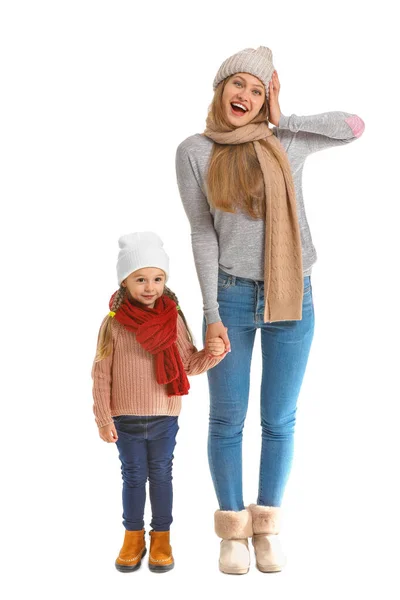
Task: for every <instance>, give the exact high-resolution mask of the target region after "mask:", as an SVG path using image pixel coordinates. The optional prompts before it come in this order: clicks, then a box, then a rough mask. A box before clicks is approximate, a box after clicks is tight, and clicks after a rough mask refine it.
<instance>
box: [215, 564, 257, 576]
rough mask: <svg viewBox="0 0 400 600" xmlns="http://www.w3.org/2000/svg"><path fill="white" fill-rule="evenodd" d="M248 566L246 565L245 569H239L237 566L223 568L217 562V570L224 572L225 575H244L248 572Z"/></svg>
mask: <svg viewBox="0 0 400 600" xmlns="http://www.w3.org/2000/svg"><path fill="white" fill-rule="evenodd" d="M249 568H250V567H247V568H245V569H240V568H239V567H236V568H235V567H232V568H230V569H229V568H226V567H225V568H223V567H222V566H221V564H219V570H220V571H221V573H225V575H246V573H248V572H249Z"/></svg>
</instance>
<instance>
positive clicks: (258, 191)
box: [207, 77, 269, 219]
mask: <svg viewBox="0 0 400 600" xmlns="http://www.w3.org/2000/svg"><path fill="white" fill-rule="evenodd" d="M229 79H230V77H227V78H226V79H224V80H223V81H221V83H220V84H219V85H218V87H217V89H216V90H215V93H214V98H213V101H212V103H211V106H210V109H209V115H208V118H209V119H210V120H211V121H212V122H213V125H214V127H216V128H217V129H218V130H221V131H233V129H234V127H232V125H231V124H230V123H229V122H228V121H227V120H226V118H225V114H224V108H223V104H222V96H223V93H224V89H225V86H226V84H227V82H228V81H229ZM268 117H269V114H268V103H267V99H265V102H264V104H263V106H262V107H261V110H260V112H259V113H258V115H257V116H256V117H255V118H254V119H253V120H252V121H251V123H261V122H263V121H268ZM260 143H261V144H262V145H263V146H264V147H266V148H267V149H269V148H268V144H267V143H266V142H265V141H264V140H260ZM207 195H208V198H209V200H210V203H211V204H212V206H214V207H215V208H218V209H219V210H223V211H225V212H231V213H234V212H236V211H237V209H241V210H243V212H245V213H247V214H248V215H250V217H253V218H254V219H265V189H264V182H263V177H262V172H261V168H260V163H259V162H258V159H257V156H256V152H255V149H254V145H253V143H252V142H247V143H245V144H237V145H228V144H217V143H215V142H214V147H213V151H212V155H211V159H210V164H209V167H208V174H207Z"/></svg>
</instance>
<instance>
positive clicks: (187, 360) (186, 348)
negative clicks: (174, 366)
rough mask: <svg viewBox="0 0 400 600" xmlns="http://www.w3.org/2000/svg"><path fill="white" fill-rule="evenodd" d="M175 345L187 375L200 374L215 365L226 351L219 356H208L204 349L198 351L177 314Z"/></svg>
mask: <svg viewBox="0 0 400 600" xmlns="http://www.w3.org/2000/svg"><path fill="white" fill-rule="evenodd" d="M177 345H178V350H179V354H180V355H181V358H182V362H183V366H184V369H185V371H186V373H187V374H188V375H200V373H204V372H205V371H208V369H212V368H213V367H215V366H216V365H217V364H218V363H220V362H221V360H222V359H223V358H224V357H225V356H226V352H224V354H221V355H220V356H216V357H214V358H208V356H206V353H205V351H204V350H200V351H198V350H197V348H196V347H195V346H193V344H192V343H191V342H190V341H189V339H188V334H187V331H186V326H185V323H184V322H183V320H182V319H181V317H180V316H179V315H178V339H177Z"/></svg>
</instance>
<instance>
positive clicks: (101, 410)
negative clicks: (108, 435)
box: [92, 317, 115, 427]
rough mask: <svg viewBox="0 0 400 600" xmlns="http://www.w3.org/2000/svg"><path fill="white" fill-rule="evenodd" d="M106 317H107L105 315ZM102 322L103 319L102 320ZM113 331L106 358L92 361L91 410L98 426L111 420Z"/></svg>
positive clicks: (112, 329)
mask: <svg viewBox="0 0 400 600" xmlns="http://www.w3.org/2000/svg"><path fill="white" fill-rule="evenodd" d="M106 318H107V317H106ZM103 323H104V321H103ZM111 331H112V332H113V350H112V352H111V354H110V355H109V356H107V358H103V360H101V361H99V362H96V361H94V362H93V368H92V379H93V401H94V402H93V412H94V415H95V419H96V424H97V426H98V427H103V426H104V425H108V424H109V423H112V422H113V419H112V416H111V412H110V406H111V386H112V363H113V355H114V344H115V339H114V338H115V335H114V327H112V328H111Z"/></svg>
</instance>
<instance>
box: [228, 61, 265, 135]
mask: <svg viewBox="0 0 400 600" xmlns="http://www.w3.org/2000/svg"><path fill="white" fill-rule="evenodd" d="M264 102H265V87H264V84H263V83H262V82H261V81H260V80H259V79H257V77H254V76H253V75H250V74H249V73H236V75H233V76H232V77H230V78H229V79H228V81H227V82H226V85H225V88H224V91H223V94H222V106H223V110H224V115H225V118H226V119H227V121H228V122H229V124H230V125H233V126H234V127H242V126H243V125H247V123H250V121H252V120H253V119H254V118H255V117H256V116H257V115H258V113H259V112H260V110H261V108H262V106H263V104H264Z"/></svg>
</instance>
